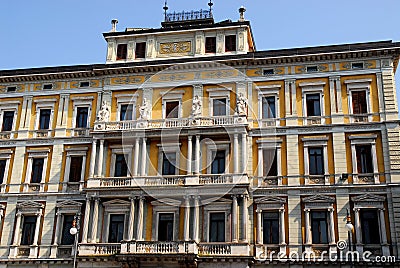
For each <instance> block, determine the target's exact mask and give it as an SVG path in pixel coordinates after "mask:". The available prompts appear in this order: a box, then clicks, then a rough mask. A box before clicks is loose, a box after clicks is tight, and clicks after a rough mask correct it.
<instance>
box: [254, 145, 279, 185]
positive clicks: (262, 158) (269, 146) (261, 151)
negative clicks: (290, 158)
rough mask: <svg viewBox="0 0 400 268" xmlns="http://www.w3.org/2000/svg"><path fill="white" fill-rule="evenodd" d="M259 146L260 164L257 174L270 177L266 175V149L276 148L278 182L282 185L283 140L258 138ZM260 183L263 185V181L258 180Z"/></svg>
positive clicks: (260, 176)
mask: <svg viewBox="0 0 400 268" xmlns="http://www.w3.org/2000/svg"><path fill="white" fill-rule="evenodd" d="M256 143H257V147H258V166H259V167H260V168H257V176H258V177H259V178H268V176H264V150H275V153H276V168H277V176H276V177H277V178H278V181H277V184H278V186H279V185H282V140H281V139H258V140H257V141H256ZM258 185H259V187H261V186H262V185H263V181H262V180H261V179H259V180H258Z"/></svg>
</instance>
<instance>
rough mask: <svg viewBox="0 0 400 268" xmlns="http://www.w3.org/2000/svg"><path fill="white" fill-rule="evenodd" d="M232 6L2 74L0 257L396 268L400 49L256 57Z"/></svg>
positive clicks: (37, 261)
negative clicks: (93, 57)
mask: <svg viewBox="0 0 400 268" xmlns="http://www.w3.org/2000/svg"><path fill="white" fill-rule="evenodd" d="M244 11H245V10H244V9H241V10H240V18H239V20H238V21H230V20H228V21H223V22H214V19H213V17H212V12H211V11H199V12H191V13H172V14H166V15H165V21H164V22H163V23H162V27H161V28H158V29H142V28H140V29H139V28H127V29H126V30H125V31H117V29H116V25H117V21H115V20H114V21H113V22H112V30H111V31H110V32H107V33H104V34H103V35H104V38H105V40H106V42H107V59H106V63H105V64H94V65H82V66H61V67H48V68H35V69H24V70H4V71H0V91H1V94H0V124H1V125H0V126H1V127H2V128H1V132H0V139H1V140H0V182H1V195H0V237H1V244H0V267H15V266H21V267H56V266H57V267H73V265H77V267H265V266H269V265H271V266H272V265H281V266H290V265H299V267H300V266H303V265H304V266H307V265H310V263H311V265H312V264H313V263H315V264H321V263H322V264H324V265H327V266H335V267H336V266H338V265H341V266H343V267H350V265H364V264H365V263H366V260H363V259H362V258H361V256H363V255H368V256H367V258H370V259H373V260H378V259H377V258H380V259H381V260H387V262H392V263H391V264H390V265H395V264H394V263H393V262H394V261H395V260H398V259H399V257H400V248H399V242H400V187H399V186H400V185H399V183H400V138H399V121H398V106H397V97H396V89H395V83H394V74H395V71H396V68H397V65H398V60H399V55H400V44H399V43H395V42H392V41H382V42H371V43H359V44H346V45H334V46H322V47H310V48H297V49H283V50H273V51H271V50H270V51H268V50H267V51H257V50H256V47H255V42H254V40H253V35H252V31H251V26H250V23H249V22H248V21H246V20H245V19H244ZM349 222H351V223H352V225H353V229H352V230H351V231H350V232H349V231H348V229H346V223H349ZM72 227H74V228H77V229H76V230H77V234H76V235H72V234H71V228H72ZM75 239H76V240H75ZM75 242H77V244H75ZM75 246H76V248H77V250H75ZM349 250H351V251H354V252H357V254H360V261H359V262H357V261H354V262H350V261H348V260H346V259H345V258H344V257H343V255H344V254H346V253H347V252H348V251H349ZM305 253H306V254H311V255H310V256H311V257H313V256H314V257H316V260H311V261H310V260H304V259H302V258H301V256H302V255H304V254H305ZM343 253H344V254H343ZM365 253H368V254H365ZM369 253H370V254H369ZM284 256H286V257H290V258H291V261H288V260H287V259H286V262H285V261H281V260H280V258H282V259H285V257H284ZM334 257H336V259H335V258H334ZM387 262H386V263H385V261H382V263H383V264H385V265H387ZM376 265H380V264H376Z"/></svg>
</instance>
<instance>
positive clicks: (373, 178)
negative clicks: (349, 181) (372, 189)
mask: <svg viewBox="0 0 400 268" xmlns="http://www.w3.org/2000/svg"><path fill="white" fill-rule="evenodd" d="M353 183H355V184H378V183H379V174H378V173H359V174H353Z"/></svg>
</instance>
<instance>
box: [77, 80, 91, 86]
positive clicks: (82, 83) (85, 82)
mask: <svg viewBox="0 0 400 268" xmlns="http://www.w3.org/2000/svg"><path fill="white" fill-rule="evenodd" d="M89 86H90V82H88V81H84V82H80V83H79V87H89Z"/></svg>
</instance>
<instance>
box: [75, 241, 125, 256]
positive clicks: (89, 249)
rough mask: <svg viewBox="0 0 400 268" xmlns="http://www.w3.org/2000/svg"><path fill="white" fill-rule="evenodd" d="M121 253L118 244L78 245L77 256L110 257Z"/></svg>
mask: <svg viewBox="0 0 400 268" xmlns="http://www.w3.org/2000/svg"><path fill="white" fill-rule="evenodd" d="M120 252H121V244H120V243H97V244H79V248H78V255H79V256H110V255H115V254H119V253H120Z"/></svg>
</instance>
